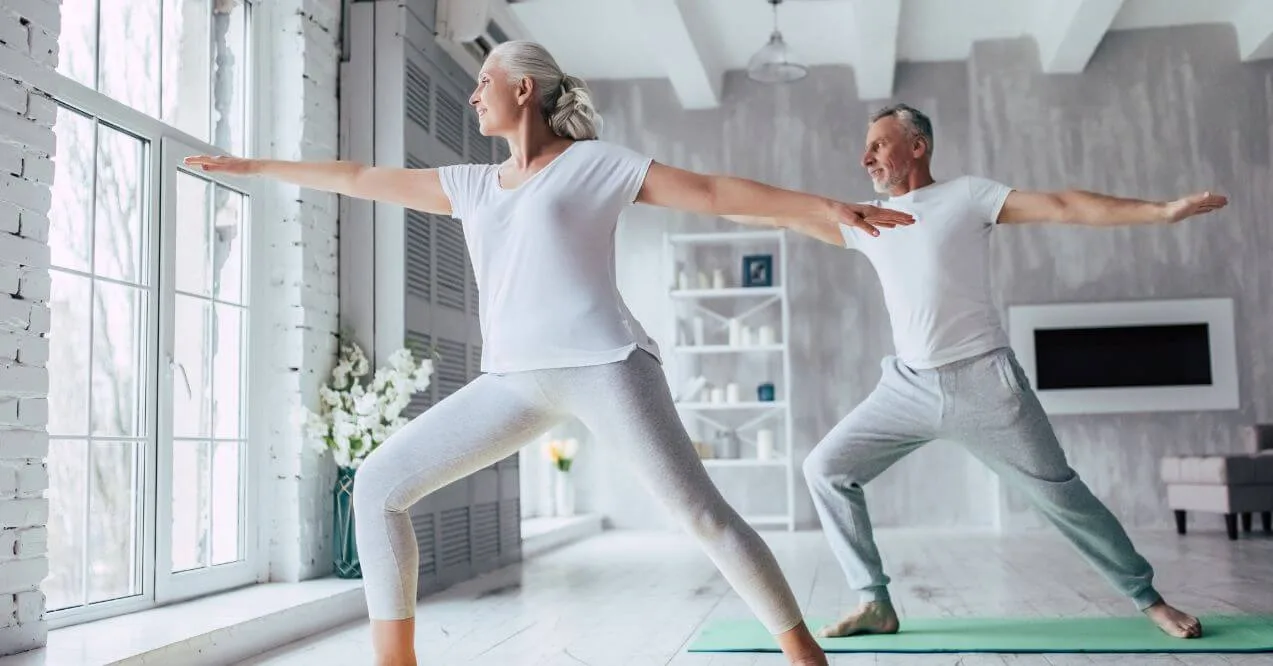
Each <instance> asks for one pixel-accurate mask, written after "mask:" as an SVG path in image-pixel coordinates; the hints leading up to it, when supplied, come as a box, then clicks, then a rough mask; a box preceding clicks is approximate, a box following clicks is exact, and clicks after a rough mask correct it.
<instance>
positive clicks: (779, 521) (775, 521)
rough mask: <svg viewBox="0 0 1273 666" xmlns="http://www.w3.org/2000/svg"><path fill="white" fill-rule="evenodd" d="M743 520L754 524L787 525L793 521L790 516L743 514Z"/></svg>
mask: <svg viewBox="0 0 1273 666" xmlns="http://www.w3.org/2000/svg"><path fill="white" fill-rule="evenodd" d="M743 520H745V521H747V522H749V523H751V524H752V525H786V524H788V523H790V522H791V517H790V516H743Z"/></svg>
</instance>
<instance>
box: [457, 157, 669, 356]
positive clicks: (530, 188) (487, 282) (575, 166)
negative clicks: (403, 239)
mask: <svg viewBox="0 0 1273 666" xmlns="http://www.w3.org/2000/svg"><path fill="white" fill-rule="evenodd" d="M651 161H652V160H651V159H650V158H648V157H643V156H641V155H639V154H637V153H635V152H633V151H631V150H629V149H627V148H624V147H621V146H617V145H614V144H611V143H606V142H603V141H597V140H593V141H578V142H575V143H573V144H571V145H570V146H569V147H568V148H566V150H565V151H564V152H563V153H561V154H560V155H558V156H557V157H555V158H554V159H553V160H552V162H549V163H548V165H547V166H545V167H544V168H543V169H541V170H540V171H539V172H538V173H536V174H535V175H533V176H531V178H530V179H529V180H527V181H526V182H524V183H522V184H521V185H519V186H518V187H516V188H514V189H511V190H509V189H504V188H503V187H502V186H501V185H500V183H499V176H498V170H499V165H496V164H459V165H454V166H447V167H442V168H440V169H438V172H439V174H440V177H441V181H442V189H443V190H444V191H445V192H446V196H447V198H448V199H450V200H451V209H452V217H454V218H456V219H459V220H463V222H464V237H465V240H466V241H467V243H468V248H469V256H470V258H471V259H472V261H473V270H474V273H475V277H476V278H477V287H478V294H479V296H480V298H479V302H480V306H481V307H480V309H479V319H480V321H481V326H482V341H483V344H482V370H483V371H484V372H494V373H504V372H519V371H525V370H539V369H545V368H564V367H577V366H585V365H600V364H603V363H612V362H615V361H622V360H624V359H626V358H627V357H628V356H629V355H630V354H631V353H632V351H633V350H635V349H637V348H638V347H639V348H641V349H644V350H646V351H648V352H650V354H652V355H654V357H655V358H659V351H658V346H657V345H656V344H655V343H654V341H653V340H652V339H651V338H650V336H649V335H647V334H646V333H645V330H644V329H643V328H642V327H641V324H640V323H639V322H637V320H636V319H635V318H634V317H633V316H632V313H631V312H629V311H628V308H627V305H626V304H625V303H624V302H623V298H622V297H621V296H620V295H619V288H618V285H617V282H616V279H615V267H614V236H615V228H616V226H617V225H618V222H619V213H620V212H621V211H622V210H623V209H624V208H625V207H626V206H628V205H629V204H631V203H633V202H634V201H635V199H636V197H637V194H638V193H639V192H640V191H641V184H642V183H643V182H644V180H645V174H646V171H647V170H648V169H649V168H650V163H651Z"/></svg>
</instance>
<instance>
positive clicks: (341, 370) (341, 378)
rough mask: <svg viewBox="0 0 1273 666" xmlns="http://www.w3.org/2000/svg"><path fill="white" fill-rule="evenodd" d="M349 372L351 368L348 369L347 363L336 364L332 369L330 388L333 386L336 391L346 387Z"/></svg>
mask: <svg viewBox="0 0 1273 666" xmlns="http://www.w3.org/2000/svg"><path fill="white" fill-rule="evenodd" d="M351 371H352V368H350V367H349V364H348V363H347V362H345V361H341V362H340V363H337V364H336V367H334V368H332V386H335V387H336V388H338V389H343V388H346V387H348V386H349V379H350V377H349V375H350V372H351Z"/></svg>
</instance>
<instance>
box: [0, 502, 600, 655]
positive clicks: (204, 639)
mask: <svg viewBox="0 0 1273 666" xmlns="http://www.w3.org/2000/svg"><path fill="white" fill-rule="evenodd" d="M601 530H602V517H601V516H600V515H581V516H572V517H569V518H531V519H527V520H523V521H522V559H529V558H531V557H534V556H536V555H540V554H542V553H545V552H547V551H550V550H553V549H555V548H560V547H562V546H564V545H566V544H569V543H573V542H575V541H579V540H582V539H586V538H588V537H590V536H593V535H595V534H599V533H601ZM513 566H516V565H513ZM366 616H367V603H366V599H365V598H364V597H363V592H362V581H361V580H342V579H339V578H319V579H315V580H308V581H303V582H300V583H262V584H260V585H252V586H250V587H245V588H241V589H238V590H231V591H229V592H224V593H221V594H216V595H211V596H208V597H203V598H201V599H194V600H191V601H185V602H181V603H176V604H171V605H168V606H163V607H160V608H152V609H149V610H144V611H138V612H136V613H129V614H127V615H120V616H117V617H111V618H106V619H104V620H96V621H93V622H86V623H84V624H77V625H72V626H69V627H63V628H60V629H54V630H53V631H50V632H49V640H48V645H47V647H43V648H40V649H38V650H31V651H30V652H24V653H22V654H17V655H13V656H10V657H0V666H53V665H55V664H56V666H86V665H88V664H111V663H117V662H121V661H127V662H128V663H156V664H232V663H236V662H239V661H243V660H246V659H250V658H251V657H253V656H256V655H259V654H261V653H263V652H267V651H269V650H272V649H275V648H277V647H280V646H282V645H286V644H287V643H290V642H292V641H296V640H300V639H302V638H305V637H306V636H310V635H312V634H316V633H320V632H323V631H326V630H328V629H331V628H334V627H337V626H340V625H342V624H346V623H348V622H352V621H354V620H357V619H359V618H365V617H366Z"/></svg>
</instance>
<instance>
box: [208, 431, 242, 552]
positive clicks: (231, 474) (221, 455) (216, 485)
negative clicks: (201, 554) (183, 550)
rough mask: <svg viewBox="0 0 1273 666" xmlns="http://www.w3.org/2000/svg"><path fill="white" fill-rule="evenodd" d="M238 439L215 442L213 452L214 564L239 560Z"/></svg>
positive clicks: (239, 445) (240, 446) (240, 445)
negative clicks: (235, 440) (236, 440)
mask: <svg viewBox="0 0 1273 666" xmlns="http://www.w3.org/2000/svg"><path fill="white" fill-rule="evenodd" d="M242 446H243V445H242V444H241V443H239V442H216V443H215V444H213V449H212V451H213V454H212V564H225V563H227V562H234V561H237V560H238V559H239V511H240V508H241V504H240V501H239V488H240V484H239V451H240V449H241V448H242Z"/></svg>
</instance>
